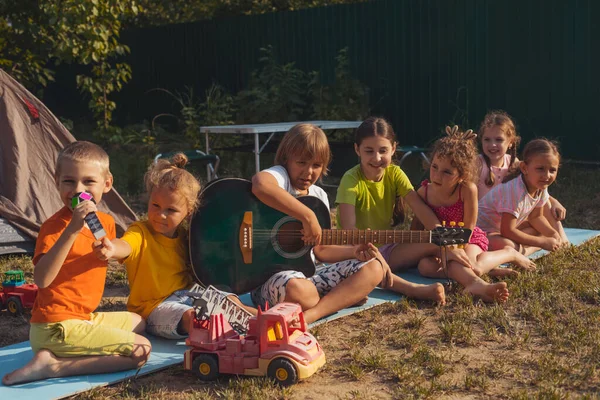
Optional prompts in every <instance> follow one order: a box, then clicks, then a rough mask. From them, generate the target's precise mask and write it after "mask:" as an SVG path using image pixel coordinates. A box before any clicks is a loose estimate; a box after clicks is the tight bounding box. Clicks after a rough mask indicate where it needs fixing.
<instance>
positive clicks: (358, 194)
mask: <svg viewBox="0 0 600 400" xmlns="http://www.w3.org/2000/svg"><path fill="white" fill-rule="evenodd" d="M396 145H397V142H396V135H395V133H394V130H393V129H392V126H391V125H390V124H389V123H388V122H387V121H386V120H385V119H383V118H376V117H370V118H367V119H366V120H365V121H364V122H363V123H362V124H361V125H360V126H359V127H358V129H357V130H356V133H355V140H354V151H355V152H356V154H357V155H358V156H359V158H360V163H359V164H358V165H356V166H355V167H353V168H351V169H350V170H348V171H346V173H345V174H344V176H343V177H342V180H341V182H340V186H339V188H338V191H337V197H336V201H335V202H336V204H337V225H338V227H340V228H342V229H377V230H385V229H392V227H393V226H395V225H397V224H399V223H401V222H402V221H403V220H404V204H403V202H404V201H406V203H408V205H409V206H410V208H411V209H412V210H413V212H414V213H415V215H416V216H417V217H418V218H419V220H420V221H422V222H423V224H424V226H425V228H426V229H434V228H435V227H436V226H440V221H438V219H437V217H436V216H435V214H434V213H433V211H431V209H430V208H429V207H428V206H427V204H425V203H424V202H423V200H422V199H421V198H420V197H419V195H418V194H417V192H415V190H414V188H413V186H412V185H411V183H410V181H409V179H408V177H407V176H406V174H405V173H404V171H402V169H400V167H399V166H397V165H394V164H392V159H393V156H394V154H395V152H396ZM379 251H380V253H381V255H382V256H383V257H384V258H385V260H386V261H387V262H388V264H389V266H390V268H391V269H392V271H397V270H399V269H404V268H408V267H413V266H416V265H417V263H418V262H419V261H420V260H421V259H422V258H424V257H427V256H436V255H439V249H438V247H437V246H436V245H433V244H431V243H411V244H401V243H392V244H385V245H383V246H381V247H380V248H379ZM448 259H449V260H450V259H453V260H456V261H458V262H459V263H461V264H464V265H466V266H470V264H469V262H468V260H467V256H466V254H465V253H464V250H462V249H454V250H451V251H448ZM392 290H394V291H396V292H400V293H402V294H405V295H407V296H409V297H414V298H420V299H431V300H434V301H436V302H438V303H441V304H444V303H445V293H444V288H443V286H442V285H441V284H439V283H434V284H432V285H418V284H414V283H411V282H408V281H406V280H404V279H402V278H400V277H399V276H394V284H393V286H392Z"/></svg>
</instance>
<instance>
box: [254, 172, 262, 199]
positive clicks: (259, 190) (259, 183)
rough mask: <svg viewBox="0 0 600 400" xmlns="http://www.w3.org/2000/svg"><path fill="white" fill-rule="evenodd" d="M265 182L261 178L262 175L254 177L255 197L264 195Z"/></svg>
mask: <svg viewBox="0 0 600 400" xmlns="http://www.w3.org/2000/svg"><path fill="white" fill-rule="evenodd" d="M263 188H264V180H263V179H262V178H261V177H260V173H258V174H256V175H254V176H253V177H252V194H254V195H255V196H257V195H259V194H261V193H263V191H264V189H263Z"/></svg>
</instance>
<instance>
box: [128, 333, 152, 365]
mask: <svg viewBox="0 0 600 400" xmlns="http://www.w3.org/2000/svg"><path fill="white" fill-rule="evenodd" d="M151 351H152V344H151V343H150V341H149V340H148V339H147V338H145V337H144V336H141V335H136V338H135V343H134V345H133V350H132V351H131V360H132V362H133V363H134V364H135V368H140V367H142V366H143V365H144V364H146V361H148V358H149V357H150V352H151Z"/></svg>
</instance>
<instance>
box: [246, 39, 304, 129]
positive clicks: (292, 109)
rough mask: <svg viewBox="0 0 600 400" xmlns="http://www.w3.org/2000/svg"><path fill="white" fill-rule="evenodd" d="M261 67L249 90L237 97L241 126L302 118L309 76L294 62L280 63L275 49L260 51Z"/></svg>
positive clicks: (267, 48) (252, 79)
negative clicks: (242, 124) (243, 124)
mask: <svg viewBox="0 0 600 400" xmlns="http://www.w3.org/2000/svg"><path fill="white" fill-rule="evenodd" d="M260 52H261V54H262V55H261V57H260V59H259V63H260V67H259V69H258V70H255V71H253V72H252V75H251V78H250V84H249V87H248V88H247V89H245V90H242V91H241V92H239V93H238V95H237V104H238V109H239V112H238V114H237V121H238V122H239V123H245V124H251V123H266V122H287V121H298V120H300V119H302V116H303V115H304V110H305V106H306V100H305V99H306V89H305V88H306V84H307V78H306V74H305V73H304V72H303V71H301V70H300V69H298V68H296V66H295V64H294V63H293V62H291V63H288V64H280V63H279V62H278V61H277V59H276V57H275V54H274V52H273V47H272V46H268V47H266V48H261V49H260Z"/></svg>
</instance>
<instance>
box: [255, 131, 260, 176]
mask: <svg viewBox="0 0 600 400" xmlns="http://www.w3.org/2000/svg"><path fill="white" fill-rule="evenodd" d="M254 163H255V164H256V173H257V174H258V173H259V172H260V146H259V142H258V133H255V134H254Z"/></svg>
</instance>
